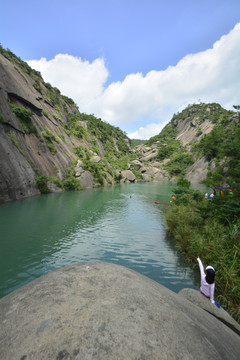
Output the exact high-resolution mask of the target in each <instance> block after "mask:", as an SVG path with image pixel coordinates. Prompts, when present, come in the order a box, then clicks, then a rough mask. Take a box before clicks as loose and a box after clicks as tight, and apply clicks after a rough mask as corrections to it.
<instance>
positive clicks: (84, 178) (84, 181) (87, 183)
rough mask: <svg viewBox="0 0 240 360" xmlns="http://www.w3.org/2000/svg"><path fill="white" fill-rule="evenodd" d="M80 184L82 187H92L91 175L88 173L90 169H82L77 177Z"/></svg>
mask: <svg viewBox="0 0 240 360" xmlns="http://www.w3.org/2000/svg"><path fill="white" fill-rule="evenodd" d="M78 179H79V181H80V184H81V185H82V187H83V189H91V188H92V187H93V182H94V179H93V176H92V174H91V173H90V171H88V170H87V171H84V172H83V173H82V174H81V175H80V176H79V177H78Z"/></svg>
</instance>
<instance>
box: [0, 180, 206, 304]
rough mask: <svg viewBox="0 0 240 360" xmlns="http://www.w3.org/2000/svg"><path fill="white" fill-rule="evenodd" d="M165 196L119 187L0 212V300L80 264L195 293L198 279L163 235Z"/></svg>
mask: <svg viewBox="0 0 240 360" xmlns="http://www.w3.org/2000/svg"><path fill="white" fill-rule="evenodd" d="M172 189H173V186H172V185H171V184H161V183H157V184H155V183H143V184H128V185H126V184H125V185H119V186H115V187H109V188H104V189H94V190H86V191H81V192H65V193H60V194H48V195H41V196H38V197H33V198H28V199H25V200H19V201H16V202H12V203H7V204H3V205H1V206H0V225H1V226H0V297H2V296H4V295H6V294H8V293H9V292H11V291H13V290H15V289H17V288H18V287H20V286H22V285H24V284H26V283H28V282H30V281H32V280H34V279H36V278H37V277H39V276H41V275H43V274H46V273H48V272H50V271H53V270H55V269H57V268H59V267H62V266H66V265H69V264H73V263H77V262H88V261H105V262H113V263H116V264H119V265H124V266H127V267H129V268H131V269H133V270H135V271H138V272H140V273H142V274H144V275H146V276H148V277H150V278H151V279H153V280H155V281H157V282H159V283H161V284H163V285H165V286H167V287H168V288H170V289H171V290H173V291H175V292H178V291H179V290H181V289H182V288H184V287H192V288H196V287H198V285H199V284H198V274H196V272H193V271H192V270H191V269H190V268H189V267H188V266H187V264H186V263H185V262H184V261H183V259H182V258H181V257H180V255H179V254H178V253H177V252H176V251H175V249H174V244H173V242H172V241H171V240H170V239H168V238H167V236H166V226H165V221H164V216H163V206H164V203H166V202H169V200H170V199H171V195H172ZM155 201H157V202H158V204H155Z"/></svg>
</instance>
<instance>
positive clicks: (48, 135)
mask: <svg viewBox="0 0 240 360" xmlns="http://www.w3.org/2000/svg"><path fill="white" fill-rule="evenodd" d="M42 136H43V138H44V140H45V142H46V144H47V147H48V148H49V150H50V151H51V153H52V154H53V155H55V154H56V152H57V149H56V145H55V143H57V144H59V140H58V139H57V137H56V136H55V135H54V134H53V133H52V132H51V131H50V130H49V129H48V128H47V127H45V131H42Z"/></svg>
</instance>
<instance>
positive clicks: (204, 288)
mask: <svg viewBox="0 0 240 360" xmlns="http://www.w3.org/2000/svg"><path fill="white" fill-rule="evenodd" d="M197 261H198V265H199V269H200V273H201V286H200V293H201V294H202V295H204V296H205V297H207V298H208V299H210V301H211V303H212V304H215V305H217V307H220V305H219V304H218V302H217V301H215V300H214V290H215V283H214V278H215V270H214V268H213V267H212V266H207V267H206V273H205V271H204V268H203V264H202V261H201V259H200V258H199V257H198V258H197Z"/></svg>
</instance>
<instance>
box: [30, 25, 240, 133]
mask: <svg viewBox="0 0 240 360" xmlns="http://www.w3.org/2000/svg"><path fill="white" fill-rule="evenodd" d="M28 63H29V64H30V66H32V67H33V68H35V69H36V70H39V71H40V72H41V73H42V75H43V78H44V79H45V81H49V82H50V83H51V84H52V85H54V86H57V87H58V88H59V89H60V90H61V92H62V93H63V94H64V95H67V96H70V97H72V98H73V99H74V100H75V102H76V103H77V104H78V105H79V108H80V111H84V112H88V113H94V114H95V115H96V116H99V117H101V118H102V119H103V120H106V121H108V122H109V123H111V124H113V125H116V126H119V127H120V128H122V129H123V130H125V131H127V132H128V134H129V136H130V137H132V138H133V137H135V138H140V139H147V138H149V137H151V136H154V135H156V134H158V133H159V132H160V131H161V129H162V128H163V126H164V124H166V123H167V122H168V121H169V120H170V119H171V117H172V115H173V114H174V113H175V112H177V111H179V110H180V109H182V108H184V107H185V106H187V105H188V104H191V103H194V102H198V100H199V99H200V100H201V101H202V102H217V103H220V104H221V105H222V106H223V107H225V108H227V109H231V108H232V105H234V104H239V94H240V81H239V79H240V67H239V64H240V23H239V24H237V25H236V26H235V27H234V29H233V30H231V31H230V32H229V34H227V35H224V36H222V37H221V39H220V40H218V41H217V42H216V43H215V44H214V45H213V47H212V48H211V49H207V50H206V51H203V52H199V53H196V54H188V55H186V56H185V57H184V58H182V59H181V60H180V61H179V62H178V64H177V65H176V66H170V67H168V68H167V69H166V70H161V71H156V70H153V71H150V72H149V73H147V74H146V76H143V74H141V73H136V74H129V75H128V76H126V78H125V79H124V80H123V81H122V82H120V81H119V82H115V83H112V84H110V85H109V86H108V87H104V83H105V82H106V80H107V77H108V70H107V68H106V66H105V63H104V60H103V59H96V60H95V61H93V62H92V63H89V62H88V61H82V60H81V59H80V58H75V57H73V56H70V55H57V56H56V57H55V58H54V59H53V60H50V61H47V60H46V59H41V60H39V61H36V60H35V61H29V62H28Z"/></svg>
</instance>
